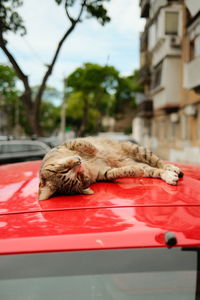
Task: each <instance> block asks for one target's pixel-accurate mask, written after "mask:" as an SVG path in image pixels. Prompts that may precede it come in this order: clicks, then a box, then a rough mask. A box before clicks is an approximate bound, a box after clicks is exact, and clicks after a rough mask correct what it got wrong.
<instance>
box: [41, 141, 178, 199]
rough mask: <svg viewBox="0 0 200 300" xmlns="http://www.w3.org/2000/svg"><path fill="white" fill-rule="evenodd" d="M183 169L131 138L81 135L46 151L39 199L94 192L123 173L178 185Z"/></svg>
mask: <svg viewBox="0 0 200 300" xmlns="http://www.w3.org/2000/svg"><path fill="white" fill-rule="evenodd" d="M182 176H183V173H182V172H181V170H180V169H179V168H178V167H175V166H173V165H171V164H165V163H164V162H163V161H162V160H161V159H159V158H158V157H157V156H156V155H154V154H153V153H152V152H151V151H149V150H147V149H145V148H143V147H140V146H138V145H136V144H132V143H131V142H118V141H114V140H111V139H107V138H95V137H87V138H77V139H74V140H72V141H69V142H66V143H64V144H62V145H60V146H58V147H56V148H54V149H52V150H51V151H50V152H48V153H47V154H46V156H45V157H44V159H43V161H42V165H41V169H40V184H39V200H46V199H48V198H50V197H51V196H53V195H56V194H64V195H66V194H92V193H93V191H92V190H91V189H90V188H89V186H90V185H91V184H92V183H95V182H97V181H113V180H115V179H117V178H121V177H152V178H161V179H162V180H164V181H166V182H167V183H169V184H173V185H176V184H177V181H178V177H182Z"/></svg>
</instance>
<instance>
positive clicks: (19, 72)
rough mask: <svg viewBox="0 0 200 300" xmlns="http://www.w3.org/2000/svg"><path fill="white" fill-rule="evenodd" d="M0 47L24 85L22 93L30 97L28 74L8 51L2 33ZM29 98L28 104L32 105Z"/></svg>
mask: <svg viewBox="0 0 200 300" xmlns="http://www.w3.org/2000/svg"><path fill="white" fill-rule="evenodd" d="M0 48H1V49H2V50H3V52H4V53H5V55H6V56H7V58H8V59H9V61H10V63H11V64H12V66H13V68H14V70H15V71H16V73H17V75H18V77H19V79H20V80H21V81H22V82H23V85H24V90H25V91H24V95H29V97H31V89H30V86H29V82H28V76H26V75H25V74H24V73H23V71H22V70H21V68H20V66H19V65H18V63H17V61H16V60H15V58H14V56H13V55H12V54H11V53H10V51H9V50H8V49H7V47H6V44H5V41H4V40H3V37H2V35H0ZM30 99H31V98H29V100H27V102H29V103H27V104H28V105H32V103H31V100H30Z"/></svg>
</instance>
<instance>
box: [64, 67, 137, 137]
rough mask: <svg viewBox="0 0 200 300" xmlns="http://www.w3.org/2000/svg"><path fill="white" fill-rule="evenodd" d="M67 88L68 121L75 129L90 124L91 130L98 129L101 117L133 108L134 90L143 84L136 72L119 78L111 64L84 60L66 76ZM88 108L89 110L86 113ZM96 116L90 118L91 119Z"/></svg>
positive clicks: (114, 114) (87, 126)
mask: <svg viewBox="0 0 200 300" xmlns="http://www.w3.org/2000/svg"><path fill="white" fill-rule="evenodd" d="M66 86H67V91H68V97H67V99H68V100H67V103H68V104H67V107H68V108H67V117H68V120H67V121H68V123H69V124H71V125H73V126H75V127H76V128H78V127H81V126H82V125H83V123H84V124H86V125H85V126H86V128H85V130H86V131H88V128H89V123H94V122H96V124H97V125H95V126H90V129H91V128H92V130H98V129H99V128H100V126H101V120H102V117H103V116H105V115H113V116H114V117H116V114H118V113H122V114H123V111H124V108H127V107H129V108H130V109H135V107H136V105H135V93H136V92H141V91H142V90H143V87H142V86H141V85H139V83H138V72H137V71H135V72H134V74H133V75H131V76H128V77H122V76H120V75H119V72H118V70H116V69H115V68H114V67H113V66H100V65H98V64H92V63H85V64H84V65H83V66H82V67H79V68H77V69H76V70H75V71H74V72H73V73H72V74H70V75H69V76H68V78H66ZM87 111H88V113H87ZM93 117H95V118H96V119H95V120H93V119H92V118H93Z"/></svg>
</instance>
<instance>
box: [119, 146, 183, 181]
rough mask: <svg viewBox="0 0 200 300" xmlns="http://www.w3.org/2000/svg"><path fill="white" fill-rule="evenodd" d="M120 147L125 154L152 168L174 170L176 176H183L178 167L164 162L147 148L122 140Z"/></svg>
mask: <svg viewBox="0 0 200 300" xmlns="http://www.w3.org/2000/svg"><path fill="white" fill-rule="evenodd" d="M122 149H123V151H124V153H125V154H126V155H127V156H129V157H130V158H132V159H134V160H135V161H137V162H140V163H145V164H147V165H149V166H151V167H154V168H158V169H164V170H166V171H171V172H175V173H176V174H177V175H178V177H183V172H182V171H181V169H180V168H178V167H176V166H174V165H171V164H167V163H165V162H164V161H163V160H162V159H160V158H159V157H158V156H156V155H155V154H154V153H153V152H152V151H150V150H149V149H147V148H144V147H142V146H139V145H136V144H133V143H131V142H124V143H122Z"/></svg>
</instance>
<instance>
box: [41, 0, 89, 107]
mask: <svg viewBox="0 0 200 300" xmlns="http://www.w3.org/2000/svg"><path fill="white" fill-rule="evenodd" d="M86 3H87V0H83V1H82V4H81V9H80V12H79V14H78V17H77V18H76V19H73V22H72V21H71V22H72V24H71V26H70V27H69V29H68V30H67V31H66V33H65V34H64V36H63V37H62V39H61V40H60V42H59V43H58V46H57V48H56V51H55V54H54V56H53V59H52V62H51V64H50V65H49V66H48V69H47V71H46V73H45V75H44V77H43V80H42V83H41V85H40V88H39V90H38V93H37V94H36V97H35V105H36V106H35V108H36V110H37V109H38V108H39V105H40V102H41V98H42V94H43V92H44V89H45V86H46V82H47V80H48V78H49V76H50V75H51V73H52V71H53V67H54V65H55V62H56V60H57V58H58V55H59V53H60V50H61V47H62V45H63V43H64V41H65V40H66V38H67V37H68V36H69V35H70V33H71V32H72V31H73V30H74V28H75V26H76V25H77V23H78V22H79V21H80V18H81V16H82V13H83V10H84V7H85V6H86ZM70 18H71V17H70ZM71 19H72V18H71Z"/></svg>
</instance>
